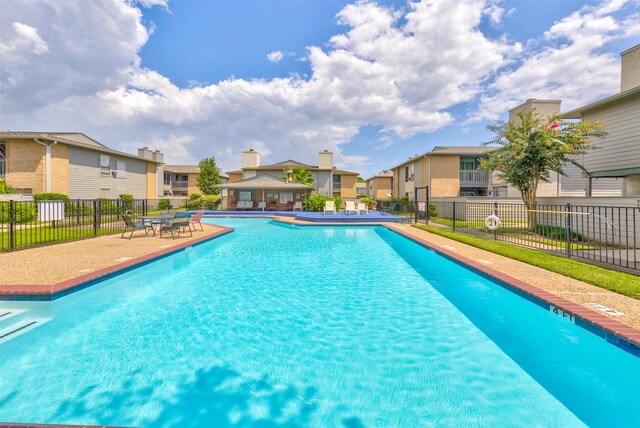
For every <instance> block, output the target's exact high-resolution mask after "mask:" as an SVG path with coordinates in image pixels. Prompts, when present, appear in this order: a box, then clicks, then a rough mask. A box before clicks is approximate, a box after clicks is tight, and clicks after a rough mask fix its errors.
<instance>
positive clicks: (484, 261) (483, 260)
mask: <svg viewBox="0 0 640 428" xmlns="http://www.w3.org/2000/svg"><path fill="white" fill-rule="evenodd" d="M478 262H480V263H482V264H484V265H492V264H493V262H490V261H489V260H485V259H478Z"/></svg>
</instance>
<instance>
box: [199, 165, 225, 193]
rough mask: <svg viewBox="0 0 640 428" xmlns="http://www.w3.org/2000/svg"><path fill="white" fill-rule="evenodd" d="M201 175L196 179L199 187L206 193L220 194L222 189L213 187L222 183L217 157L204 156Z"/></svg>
mask: <svg viewBox="0 0 640 428" xmlns="http://www.w3.org/2000/svg"><path fill="white" fill-rule="evenodd" d="M199 166H200V175H199V176H198V178H197V179H196V182H197V184H198V189H200V190H201V191H202V193H204V194H205V195H219V194H220V189H218V188H216V187H213V186H215V185H216V184H220V183H221V181H220V170H219V169H218V167H217V166H216V158H215V157H213V156H211V157H210V158H204V159H202V160H201V161H200V164H199Z"/></svg>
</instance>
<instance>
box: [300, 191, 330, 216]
mask: <svg viewBox="0 0 640 428" xmlns="http://www.w3.org/2000/svg"><path fill="white" fill-rule="evenodd" d="M329 199H331V198H330V197H328V196H325V195H319V194H316V195H309V196H307V197H306V198H305V199H304V210H305V211H315V212H319V211H323V210H324V204H325V202H327V201H328V200H329Z"/></svg>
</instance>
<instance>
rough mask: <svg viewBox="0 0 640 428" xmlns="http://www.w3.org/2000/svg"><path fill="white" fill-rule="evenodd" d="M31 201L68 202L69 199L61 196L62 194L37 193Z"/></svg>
mask: <svg viewBox="0 0 640 428" xmlns="http://www.w3.org/2000/svg"><path fill="white" fill-rule="evenodd" d="M33 200H34V201H36V202H38V201H65V202H68V201H69V197H68V196H67V195H63V194H62V193H38V194H37V195H33Z"/></svg>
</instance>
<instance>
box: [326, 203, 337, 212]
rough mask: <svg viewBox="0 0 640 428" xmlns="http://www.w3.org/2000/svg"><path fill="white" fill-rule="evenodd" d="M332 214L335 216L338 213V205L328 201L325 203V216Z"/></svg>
mask: <svg viewBox="0 0 640 428" xmlns="http://www.w3.org/2000/svg"><path fill="white" fill-rule="evenodd" d="M327 213H330V214H331V215H335V213H336V204H335V203H334V202H333V201H327V202H325V203H324V214H325V215H326V214H327Z"/></svg>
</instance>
